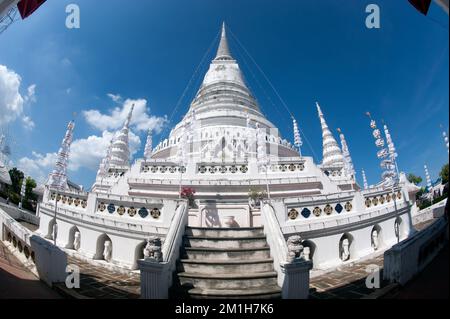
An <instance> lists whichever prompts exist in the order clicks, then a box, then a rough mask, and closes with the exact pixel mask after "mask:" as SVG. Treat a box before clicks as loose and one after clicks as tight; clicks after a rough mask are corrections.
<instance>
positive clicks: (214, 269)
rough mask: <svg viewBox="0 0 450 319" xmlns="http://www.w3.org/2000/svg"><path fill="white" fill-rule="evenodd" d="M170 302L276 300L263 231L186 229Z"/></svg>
mask: <svg viewBox="0 0 450 319" xmlns="http://www.w3.org/2000/svg"><path fill="white" fill-rule="evenodd" d="M180 256H181V257H180V258H181V259H180V260H179V263H178V265H177V273H176V274H174V284H173V286H172V289H171V297H173V298H195V299H197V298H199V299H202V298H214V299H221V298H227V299H230V298H249V299H262V298H264V299H265V298H280V297H281V290H280V288H279V287H278V285H277V273H276V272H275V271H274V268H273V260H272V258H271V257H270V250H269V247H268V245H267V242H266V237H265V235H264V232H263V228H262V227H261V228H196V227H187V228H186V232H185V236H184V247H182V251H181V254H180Z"/></svg>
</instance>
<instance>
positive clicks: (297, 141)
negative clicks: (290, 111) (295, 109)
mask: <svg viewBox="0 0 450 319" xmlns="http://www.w3.org/2000/svg"><path fill="white" fill-rule="evenodd" d="M292 122H293V126H294V145H295V146H296V147H297V149H298V153H299V154H300V156H302V149H301V147H302V145H303V141H302V138H301V136H300V131H299V129H298V124H297V121H296V120H295V118H294V117H292Z"/></svg>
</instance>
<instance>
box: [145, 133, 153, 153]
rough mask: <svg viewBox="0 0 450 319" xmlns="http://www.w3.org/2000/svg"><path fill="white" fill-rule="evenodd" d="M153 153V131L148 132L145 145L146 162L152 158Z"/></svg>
mask: <svg viewBox="0 0 450 319" xmlns="http://www.w3.org/2000/svg"><path fill="white" fill-rule="evenodd" d="M152 153H153V136H152V130H151V129H149V130H148V134H147V142H146V143H145V149H144V157H145V159H146V160H149V159H150V158H151V157H152Z"/></svg>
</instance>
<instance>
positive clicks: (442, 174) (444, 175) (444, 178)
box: [439, 163, 448, 184]
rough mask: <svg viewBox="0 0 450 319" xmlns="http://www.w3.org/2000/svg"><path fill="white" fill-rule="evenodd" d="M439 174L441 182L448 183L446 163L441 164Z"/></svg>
mask: <svg viewBox="0 0 450 319" xmlns="http://www.w3.org/2000/svg"><path fill="white" fill-rule="evenodd" d="M439 176H440V177H441V179H442V184H447V183H448V163H447V164H445V165H444V166H442V169H441V172H440V173H439Z"/></svg>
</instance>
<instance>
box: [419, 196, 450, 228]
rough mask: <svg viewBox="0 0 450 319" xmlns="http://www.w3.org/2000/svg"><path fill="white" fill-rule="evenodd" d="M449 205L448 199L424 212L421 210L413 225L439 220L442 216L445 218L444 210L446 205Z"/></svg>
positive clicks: (425, 209)
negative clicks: (434, 219)
mask: <svg viewBox="0 0 450 319" xmlns="http://www.w3.org/2000/svg"><path fill="white" fill-rule="evenodd" d="M446 203H447V198H446V199H444V200H441V201H440V202H438V203H436V204H434V205H432V206H430V207H427V208H424V209H422V210H419V211H418V212H417V213H416V214H415V215H414V216H413V224H414V225H416V224H419V223H423V222H425V221H427V220H430V219H433V218H438V217H441V216H444V210H445V204H446Z"/></svg>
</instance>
